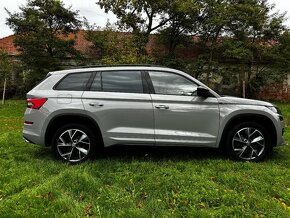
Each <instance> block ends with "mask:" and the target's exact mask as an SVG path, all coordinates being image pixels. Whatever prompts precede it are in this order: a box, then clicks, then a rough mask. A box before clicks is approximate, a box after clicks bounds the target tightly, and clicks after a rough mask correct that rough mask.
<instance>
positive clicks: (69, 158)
mask: <svg viewBox="0 0 290 218" xmlns="http://www.w3.org/2000/svg"><path fill="white" fill-rule="evenodd" d="M73 151H74V148H72V149H71V152H70V154H69V157H68V160H71V155H72V153H73Z"/></svg>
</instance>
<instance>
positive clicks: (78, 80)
mask: <svg viewBox="0 0 290 218" xmlns="http://www.w3.org/2000/svg"><path fill="white" fill-rule="evenodd" d="M90 77H91V73H72V74H69V75H67V76H66V77H65V78H64V79H63V80H61V82H60V83H59V84H58V85H57V86H56V88H55V89H56V90H67V91H84V90H85V88H86V85H87V83H88V81H89V79H90Z"/></svg>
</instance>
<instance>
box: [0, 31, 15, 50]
mask: <svg viewBox="0 0 290 218" xmlns="http://www.w3.org/2000/svg"><path fill="white" fill-rule="evenodd" d="M14 39H15V36H14V35H11V36H7V37H4V38H2V39H0V49H2V50H4V51H6V52H7V53H8V54H9V55H18V54H19V51H18V50H17V48H16V47H15V46H14V43H13V41H14Z"/></svg>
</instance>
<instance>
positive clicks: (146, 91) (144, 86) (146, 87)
mask: <svg viewBox="0 0 290 218" xmlns="http://www.w3.org/2000/svg"><path fill="white" fill-rule="evenodd" d="M121 71H122V72H129V71H132V72H140V73H141V81H142V92H117V91H114V92H115V93H126V94H150V91H149V87H150V86H149V85H148V83H147V81H146V79H145V75H146V72H145V71H143V70H106V71H96V72H95V75H94V77H93V79H92V82H91V84H90V86H89V88H88V90H87V91H90V92H106V93H110V92H108V91H104V90H103V73H106V72H121ZM98 73H100V76H101V90H100V91H95V90H92V86H93V82H94V80H95V77H96V76H97V74H98Z"/></svg>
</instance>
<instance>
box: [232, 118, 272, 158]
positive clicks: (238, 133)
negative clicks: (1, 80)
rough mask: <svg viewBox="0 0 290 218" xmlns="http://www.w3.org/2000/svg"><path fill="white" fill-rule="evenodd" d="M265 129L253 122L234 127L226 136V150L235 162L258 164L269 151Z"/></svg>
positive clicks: (267, 135) (269, 146) (267, 134)
mask: <svg viewBox="0 0 290 218" xmlns="http://www.w3.org/2000/svg"><path fill="white" fill-rule="evenodd" d="M270 142H271V140H270V135H269V133H268V131H267V129H266V128H264V127H263V126H261V125H260V124H258V123H255V122H244V123H240V124H237V125H235V126H234V127H233V128H232V129H231V130H230V131H229V134H228V137H227V143H226V150H227V152H228V153H229V155H230V156H231V157H232V158H234V159H235V160H240V161H252V162H258V161H260V160H262V159H263V158H264V157H265V156H266V155H267V154H268V153H269V151H270V150H271V149H270V148H271V143H270Z"/></svg>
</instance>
